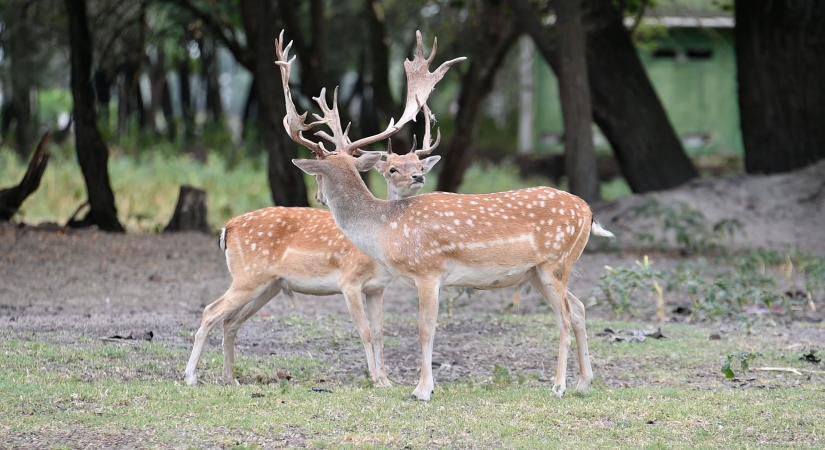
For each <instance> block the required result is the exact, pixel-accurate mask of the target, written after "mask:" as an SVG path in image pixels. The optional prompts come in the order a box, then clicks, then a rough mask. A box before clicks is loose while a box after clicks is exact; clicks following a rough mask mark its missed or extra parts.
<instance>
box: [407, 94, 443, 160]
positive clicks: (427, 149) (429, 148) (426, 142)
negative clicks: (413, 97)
mask: <svg viewBox="0 0 825 450" xmlns="http://www.w3.org/2000/svg"><path fill="white" fill-rule="evenodd" d="M421 109H422V112H423V113H424V139H423V140H422V141H421V148H420V149H418V150H415V154H416V155H418V156H427V155H429V154H430V153H432V152H433V150H435V148H436V147H438V144H440V143H441V128H438V129H437V130H436V133H437V134H436V138H435V143H434V144H433V143H432V142H431V138H432V135H431V133H430V119H432V121H433V122H435V114H433V113H432V112H431V111H430V107H429V106H427V105H424V106H423V107H422V108H421ZM414 148H415V145H413V149H414Z"/></svg>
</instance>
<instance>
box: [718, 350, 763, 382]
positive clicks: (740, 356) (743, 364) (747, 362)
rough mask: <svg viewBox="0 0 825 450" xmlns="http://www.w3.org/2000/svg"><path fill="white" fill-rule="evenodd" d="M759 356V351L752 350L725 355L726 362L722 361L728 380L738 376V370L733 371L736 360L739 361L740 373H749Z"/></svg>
mask: <svg viewBox="0 0 825 450" xmlns="http://www.w3.org/2000/svg"><path fill="white" fill-rule="evenodd" d="M757 356H759V354H758V353H751V352H739V353H731V354H729V355H728V356H726V357H725V362H724V363H722V373H723V374H724V375H725V378H727V379H728V380H732V379H734V378H736V372H734V371H733V366H734V363H735V362H738V363H739V369H740V371H741V372H740V373H747V372H748V370H750V366H751V363H752V362H753V360H755V359H756V357H757Z"/></svg>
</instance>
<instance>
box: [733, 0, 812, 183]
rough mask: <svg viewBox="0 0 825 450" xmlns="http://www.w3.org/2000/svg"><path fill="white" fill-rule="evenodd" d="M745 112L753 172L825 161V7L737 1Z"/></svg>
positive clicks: (804, 0) (802, 0)
mask: <svg viewBox="0 0 825 450" xmlns="http://www.w3.org/2000/svg"><path fill="white" fill-rule="evenodd" d="M735 9H736V13H735V14H736V28H735V30H734V37H735V41H736V66H737V80H738V84H739V114H740V120H741V124H742V125H741V126H742V140H743V143H744V146H745V170H746V171H747V172H748V173H778V172H787V171H790V170H793V169H796V168H800V167H804V166H806V165H808V164H811V163H813V162H815V161H818V160H819V159H822V158H825V126H824V125H825V90H823V89H822V81H823V80H825V60H823V59H822V58H823V55H825V3H823V2H819V1H815V0H794V1H776V0H765V1H759V2H750V1H741V0H737V1H736V3H735Z"/></svg>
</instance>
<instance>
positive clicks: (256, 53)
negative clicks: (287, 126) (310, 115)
mask: <svg viewBox="0 0 825 450" xmlns="http://www.w3.org/2000/svg"><path fill="white" fill-rule="evenodd" d="M240 10H241V18H242V21H243V26H244V30H245V32H246V36H247V43H248V45H249V53H250V56H251V65H252V68H251V69H252V70H251V71H252V76H253V77H254V86H255V93H256V97H257V104H258V132H259V134H260V138H261V141H262V143H263V146H264V148H265V149H266V151H267V154H268V155H269V163H268V170H267V174H268V176H269V187H270V190H271V193H272V200H273V201H274V202H275V204H277V205H281V206H307V205H309V202H308V201H307V191H306V185H305V184H304V179H303V176H302V175H301V171H300V170H297V169H296V168H295V167H294V166H293V165H292V159H293V158H297V157H298V152H297V149H296V148H295V145H294V144H293V143H292V141H291V140H290V139H289V137H288V136H287V134H286V133H285V132H284V128H283V125H282V124H281V121H282V119H283V117H284V115H285V113H286V110H285V106H284V99H283V91H282V89H281V83H280V72H279V71H278V69H277V67H276V65H275V64H274V63H273V62H272V58H273V56H272V55H273V48H274V47H273V45H274V40H273V38H272V36H270V24H272V23H274V22H276V19H277V18H276V15H275V11H274V8H273V5H272V2H271V1H260V0H243V1H241V4H240Z"/></svg>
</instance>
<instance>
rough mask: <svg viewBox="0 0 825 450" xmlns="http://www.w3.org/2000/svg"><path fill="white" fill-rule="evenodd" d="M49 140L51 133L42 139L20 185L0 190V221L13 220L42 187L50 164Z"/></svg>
mask: <svg viewBox="0 0 825 450" xmlns="http://www.w3.org/2000/svg"><path fill="white" fill-rule="evenodd" d="M49 138H50V135H49V133H46V134H44V135H43V137H42V138H41V139H40V143H39V144H37V150H35V151H34V154H33V155H32V157H31V160H30V161H29V166H28V167H27V168H26V173H25V174H24V175H23V179H22V180H20V183H18V184H17V186H14V187H10V188H6V189H0V220H2V221H8V220H11V218H12V217H14V214H15V213H16V212H17V210H18V209H20V205H22V204H23V202H24V201H25V200H26V198H28V196H29V195H31V194H32V193H34V191H36V190H37V188H38V187H39V186H40V180H41V179H42V178H43V172H45V171H46V166H47V165H48V164H49V151H48V149H47V146H48V145H49Z"/></svg>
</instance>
